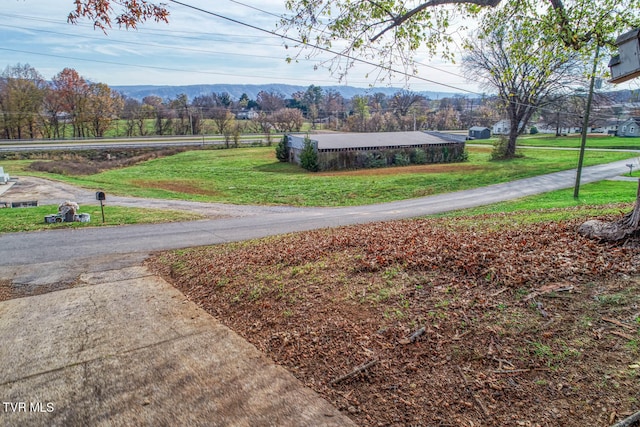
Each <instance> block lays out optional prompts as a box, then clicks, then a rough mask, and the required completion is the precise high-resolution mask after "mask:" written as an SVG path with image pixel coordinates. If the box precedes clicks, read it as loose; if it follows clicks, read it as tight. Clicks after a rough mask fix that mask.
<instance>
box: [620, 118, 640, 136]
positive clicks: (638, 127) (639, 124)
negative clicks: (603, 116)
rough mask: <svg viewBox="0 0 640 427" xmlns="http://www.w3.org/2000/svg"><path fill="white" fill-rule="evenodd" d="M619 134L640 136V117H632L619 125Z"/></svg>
mask: <svg viewBox="0 0 640 427" xmlns="http://www.w3.org/2000/svg"><path fill="white" fill-rule="evenodd" d="M618 136H640V117H630V118H628V119H627V120H626V121H624V122H623V123H622V124H621V125H620V126H619V127H618Z"/></svg>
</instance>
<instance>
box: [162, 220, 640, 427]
mask: <svg viewBox="0 0 640 427" xmlns="http://www.w3.org/2000/svg"><path fill="white" fill-rule="evenodd" d="M580 223H581V221H580V220H575V221H570V222H562V223H557V222H552V223H551V222H547V223H538V224H528V225H522V224H520V223H518V222H516V221H515V219H514V220H511V217H510V216H507V215H503V216H499V217H492V218H489V217H476V218H472V219H470V220H464V219H463V220H461V219H457V220H452V219H436V220H434V219H428V220H411V221H397V222H387V223H376V224H369V225H361V226H352V227H343V228H337V229H331V230H320V231H313V232H306V233H299V234H292V235H287V236H280V237H275V238H269V239H262V240H258V241H252V242H245V243H238V244H229V245H223V246H215V247H208V248H197V249H190V250H183V251H177V252H171V253H165V254H160V255H158V256H157V257H156V258H155V259H153V260H152V261H151V263H152V265H153V266H154V267H155V268H156V269H157V271H159V272H160V273H162V274H163V275H164V276H165V277H166V278H168V280H170V281H171V282H173V283H174V284H175V286H177V287H178V288H179V289H180V290H181V291H182V292H184V293H185V294H186V295H187V296H188V297H189V298H190V299H192V300H193V301H195V302H196V303H198V304H199V305H200V306H201V307H203V308H204V309H205V310H207V311H208V312H209V313H211V314H212V315H213V316H215V317H216V318H218V319H220V321H222V322H223V323H225V324H226V325H228V326H229V327H231V328H232V329H233V330H235V331H236V332H238V333H239V334H240V335H242V336H243V337H244V338H246V339H247V340H248V341H250V342H252V343H253V344H254V345H255V346H256V347H257V348H259V349H260V350H261V351H263V352H265V353H266V354H267V355H268V356H269V357H271V358H272V359H273V360H275V361H276V362H277V363H279V364H281V365H283V366H285V367H286V368H287V369H288V370H289V371H291V372H292V373H293V374H294V375H295V376H296V377H297V378H299V379H300V380H301V381H303V382H304V383H305V384H306V385H308V386H309V387H311V388H313V389H314V390H316V391H317V392H318V393H320V394H321V395H322V396H324V397H325V398H326V399H327V400H329V401H330V402H332V403H333V404H334V405H335V406H336V407H338V408H339V409H341V410H342V411H344V412H345V413H346V414H348V415H349V416H350V417H351V418H352V419H353V420H354V421H355V422H356V423H358V424H359V425H363V426H480V425H487V426H489V425H495V426H503V425H514V426H518V425H522V426H537V425H540V426H559V425H562V426H585V425H589V426H605V425H610V424H613V423H614V422H616V421H618V420H620V419H622V418H624V417H626V416H628V415H630V414H631V413H634V412H636V411H638V410H640V401H639V399H640V392H639V390H640V351H639V349H638V346H639V344H640V333H639V330H640V307H639V305H638V304H639V303H640V293H639V291H640V276H639V275H638V271H637V270H638V266H639V265H640V252H639V251H638V250H637V249H626V248H621V247H617V246H612V245H607V244H599V243H596V242H593V241H590V240H587V239H584V238H582V237H580V236H579V235H577V233H576V231H575V230H576V228H577V226H578V225H579V224H580ZM365 364H368V366H369V367H368V368H366V369H363V370H361V371H357V368H358V367H361V366H363V365H365ZM354 371H355V373H354ZM349 373H354V374H353V375H351V376H349V375H348V374H349Z"/></svg>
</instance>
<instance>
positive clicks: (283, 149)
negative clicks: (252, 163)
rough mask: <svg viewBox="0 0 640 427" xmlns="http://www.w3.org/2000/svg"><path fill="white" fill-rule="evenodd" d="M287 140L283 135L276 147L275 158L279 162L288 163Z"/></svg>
mask: <svg viewBox="0 0 640 427" xmlns="http://www.w3.org/2000/svg"><path fill="white" fill-rule="evenodd" d="M287 139H288V137H287V135H283V136H282V139H281V140H280V142H279V143H278V145H276V158H277V159H278V160H279V161H281V162H288V161H289V155H288V153H287Z"/></svg>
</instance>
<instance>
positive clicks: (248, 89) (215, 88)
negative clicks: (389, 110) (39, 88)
mask: <svg viewBox="0 0 640 427" xmlns="http://www.w3.org/2000/svg"><path fill="white" fill-rule="evenodd" d="M308 87H309V86H295V85H286V84H265V85H248V84H247V85H244V84H210V85H189V86H152V85H138V86H113V87H112V89H115V90H117V91H118V92H120V93H122V94H124V95H126V96H128V97H130V98H135V99H138V100H142V99H143V98H144V97H145V96H151V95H156V96H159V97H161V98H162V99H172V98H175V97H176V96H177V95H180V94H183V93H184V94H186V95H187V96H188V97H189V99H193V98H195V97H196V96H200V95H207V94H211V93H223V92H227V93H228V94H229V95H231V97H232V98H233V99H236V100H237V99H239V98H240V96H241V95H242V94H243V93H246V94H247V96H249V99H256V96H257V95H258V93H259V92H260V91H266V92H275V93H281V94H283V95H285V96H286V97H287V98H290V97H291V95H292V94H293V93H295V92H299V91H302V92H304V91H306V90H307V88H308ZM321 87H322V89H324V90H325V91H329V90H333V91H337V92H339V93H340V94H341V95H342V96H343V97H345V98H347V99H350V98H353V96H354V95H365V94H373V93H376V92H382V93H384V94H385V95H387V96H389V95H393V94H395V93H396V92H399V91H401V90H402V88H399V87H373V88H360V87H354V86H321ZM419 93H420V94H422V95H424V96H426V97H427V98H430V99H437V98H443V97H450V96H455V95H458V96H469V94H454V93H446V92H428V91H427V92H419Z"/></svg>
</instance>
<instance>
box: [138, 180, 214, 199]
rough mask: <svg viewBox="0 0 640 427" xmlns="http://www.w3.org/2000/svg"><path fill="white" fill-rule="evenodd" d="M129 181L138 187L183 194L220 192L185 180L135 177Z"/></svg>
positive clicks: (212, 193) (209, 194)
mask: <svg viewBox="0 0 640 427" xmlns="http://www.w3.org/2000/svg"><path fill="white" fill-rule="evenodd" d="M130 182H131V184H133V185H135V186H136V187H139V188H155V189H158V190H166V191H173V192H176V193H183V194H198V195H202V196H217V195H219V194H220V192H218V191H214V190H206V189H204V188H201V187H198V186H196V185H194V184H191V183H189V182H187V181H178V180H171V181H168V180H167V181H156V180H153V181H147V180H143V179H136V180H131V181H130Z"/></svg>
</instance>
